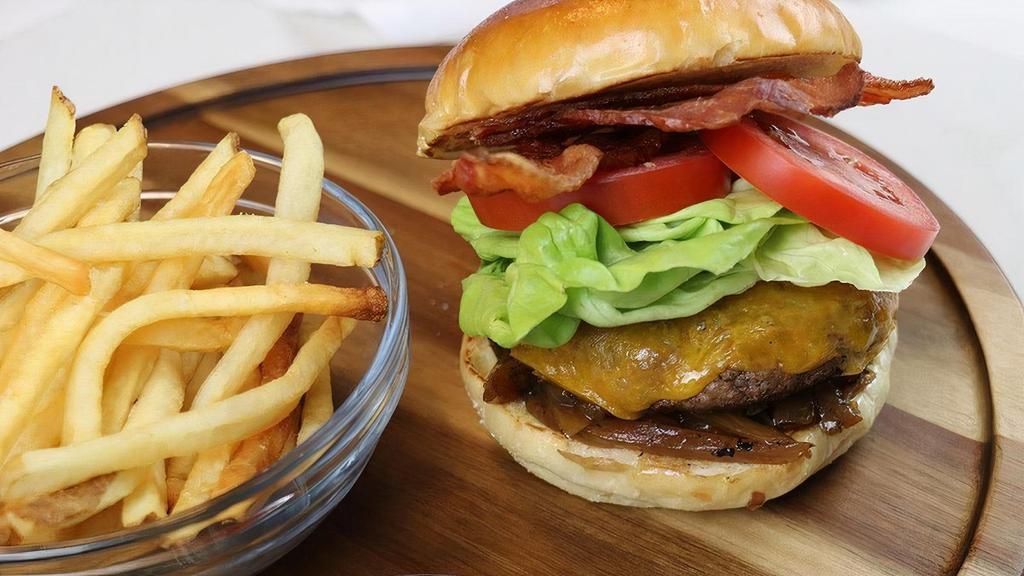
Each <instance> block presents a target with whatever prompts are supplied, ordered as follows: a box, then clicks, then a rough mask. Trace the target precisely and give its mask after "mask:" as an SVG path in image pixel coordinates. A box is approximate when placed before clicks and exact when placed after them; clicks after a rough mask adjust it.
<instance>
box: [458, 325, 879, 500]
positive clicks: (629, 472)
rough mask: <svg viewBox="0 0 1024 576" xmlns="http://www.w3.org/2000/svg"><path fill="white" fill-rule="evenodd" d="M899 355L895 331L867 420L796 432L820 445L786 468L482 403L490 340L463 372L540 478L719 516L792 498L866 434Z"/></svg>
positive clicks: (863, 405)
mask: <svg viewBox="0 0 1024 576" xmlns="http://www.w3.org/2000/svg"><path fill="white" fill-rule="evenodd" d="M895 349H896V333H895V332H893V334H892V336H890V337H889V340H888V342H886V345H885V347H884V348H883V349H882V351H881V352H880V353H879V354H878V356H877V357H876V358H875V360H874V361H873V362H872V363H871V365H870V366H869V367H868V369H870V370H872V371H873V372H874V373H875V379H874V381H873V382H871V384H869V385H868V386H867V388H865V389H864V391H863V392H861V393H860V394H859V395H858V396H857V398H856V401H857V406H858V407H859V409H860V413H861V416H862V417H863V420H862V421H861V422H860V423H858V424H857V425H856V426H853V427H851V428H847V429H846V430H844V431H842V432H840V433H839V434H836V435H833V436H829V435H827V434H825V433H824V432H823V431H822V430H820V429H819V428H816V427H815V428H809V429H806V430H801V431H799V432H797V433H795V434H793V438H795V439H797V440H800V441H803V442H810V443H811V444H813V445H814V447H813V448H812V449H811V457H810V458H807V459H802V460H799V461H796V462H793V463H790V464H785V465H769V464H735V463H728V462H706V461H699V460H684V459H681V458H671V457H665V456H655V455H651V454H644V453H641V452H640V451H637V450H629V449H618V448H597V447H593V446H589V445H587V444H583V443H581V442H578V441H576V440H572V439H571V438H566V437H565V436H564V435H563V434H561V433H559V432H556V431H555V430H552V429H550V428H548V427H547V426H544V425H543V424H542V423H541V422H540V421H538V420H537V419H536V418H534V417H533V416H532V415H531V414H530V413H529V412H528V411H527V410H526V407H525V405H524V403H523V402H522V401H518V402H512V403H509V404H488V403H486V402H484V401H483V385H484V380H483V377H482V375H485V374H487V373H488V372H489V371H490V369H491V367H493V366H494V364H495V362H496V358H495V356H494V352H493V351H492V350H491V347H490V345H489V343H488V342H487V340H486V339H483V338H473V337H469V336H467V337H465V338H464V339H463V341H462V356H461V357H462V362H461V367H462V379H463V381H464V383H465V385H466V391H467V392H468V393H469V397H470V398H471V399H472V400H473V405H474V406H475V407H476V411H477V413H478V414H479V415H480V420H481V422H482V423H483V425H484V427H486V428H487V430H488V431H489V432H490V433H491V435H492V436H493V437H494V439H495V440H497V441H498V443H499V444H501V445H502V446H503V447H504V448H505V449H506V450H508V452H509V454H511V455H512V457H513V458H515V459H516V461H517V462H519V463H520V464H522V465H523V466H525V467H526V469H527V470H529V471H530V472H532V473H533V474H535V475H536V476H539V477H540V478H542V479H544V480H546V481H548V482H550V483H551V484H554V485H555V486H558V487H559V488H561V489H563V490H565V491H566V492H569V493H570V494H575V495H577V496H581V497H583V498H586V499H587V500H590V501H592V502H610V503H613V504H622V505H625V506H639V507H657V508H675V509H678V510H719V509H725V508H740V507H743V506H747V505H748V504H749V503H750V502H751V501H752V498H754V496H753V495H754V493H755V492H760V493H761V494H763V495H764V498H765V499H766V500H770V499H772V498H776V497H778V496H781V495H782V494H785V493H786V492H789V491H790V490H792V489H793V488H795V487H796V486H797V485H799V484H800V483H801V482H803V481H804V480H806V479H807V478H808V477H810V476H811V475H812V474H814V473H815V472H817V471H818V470H820V469H822V468H823V467H825V466H826V465H827V464H829V463H830V462H832V461H833V460H835V459H836V458H838V457H839V456H840V455H842V454H843V453H844V452H846V451H847V450H848V449H849V448H850V446H851V445H853V443H854V442H856V441H857V440H858V439H859V438H860V437H861V436H863V435H864V434H865V433H867V431H868V429H869V428H871V425H872V424H873V423H874V421H875V417H876V416H877V415H878V413H879V412H880V411H881V410H882V405H883V404H885V397H886V395H887V393H888V391H889V367H890V364H891V362H892V356H893V352H894V351H895ZM755 501H756V500H755Z"/></svg>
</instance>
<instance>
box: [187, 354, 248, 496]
mask: <svg viewBox="0 0 1024 576" xmlns="http://www.w3.org/2000/svg"><path fill="white" fill-rule="evenodd" d="M219 357H220V355H218V354H207V355H206V358H204V360H206V359H209V360H210V362H209V363H208V366H209V367H208V368H206V369H205V373H206V374H209V371H210V370H213V366H214V365H215V364H216V363H217V360H218V359H219ZM203 365H204V363H200V369H199V370H197V374H196V376H194V377H193V380H192V382H189V385H188V387H187V388H186V389H185V409H188V408H189V407H190V406H191V403H192V400H191V397H193V396H195V389H196V388H198V387H199V386H198V384H202V382H203V380H204V379H205V378H206V376H205V374H203V372H204V370H203ZM197 383H198V384H197ZM259 384H260V372H259V370H253V371H252V372H250V373H249V375H248V376H247V377H246V378H245V381H244V383H243V384H242V388H241V390H242V391H245V390H251V389H253V388H255V387H256V386H259ZM196 457H197V454H186V455H184V456H177V457H175V458H170V459H168V460H167V504H168V506H169V507H170V509H171V510H173V509H174V507H175V506H176V505H177V502H178V497H179V496H180V495H181V490H182V488H184V486H185V482H186V480H187V479H188V476H189V473H190V472H191V471H192V466H193V465H194V464H195V462H196Z"/></svg>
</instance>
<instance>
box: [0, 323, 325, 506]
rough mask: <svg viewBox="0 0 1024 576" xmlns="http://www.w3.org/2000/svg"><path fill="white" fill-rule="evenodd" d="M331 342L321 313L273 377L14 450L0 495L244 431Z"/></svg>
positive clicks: (289, 401)
mask: <svg viewBox="0 0 1024 576" xmlns="http://www.w3.org/2000/svg"><path fill="white" fill-rule="evenodd" d="M339 346H341V324H340V322H338V320H337V319H336V318H328V319H327V320H326V321H324V324H323V326H321V327H320V329H318V330H317V331H316V333H314V334H313V336H312V337H311V338H310V339H309V341H308V342H307V343H306V344H305V346H303V347H302V348H301V349H300V350H299V353H298V355H296V357H295V361H294V362H293V363H292V365H291V366H290V367H289V368H288V371H287V372H286V373H285V375H284V376H282V377H281V378H278V379H277V380H274V381H273V382H269V383H267V384H264V385H262V386H257V387H256V388H253V389H252V390H248V391H246V392H244V393H242V394H239V395H237V396H232V397H231V398H227V399H225V400H222V401H220V402H216V403H214V404H211V405H209V406H203V407H197V408H193V409H192V410H189V411H188V412H182V413H180V414H175V415H173V416H169V417H167V418H164V419H162V420H160V421H159V422H157V423H154V424H150V425H146V426H142V427H140V428H137V429H125V430H122V431H121V432H118V433H116V434H111V435H109V436H103V437H100V438H94V439H92V440H88V441H85V442H81V443H78V444H75V445H73V446H62V447H60V448H48V449H44V450H34V451H32V452H26V453H24V454H21V455H20V456H18V457H17V458H16V459H14V460H13V461H12V462H11V464H10V465H9V466H7V467H6V468H5V469H4V471H3V474H2V475H0V494H3V497H4V499H5V500H6V501H7V502H8V503H10V504H19V503H23V502H26V501H30V500H32V499H34V498H36V497H38V496H40V495H42V494H47V493H50V492H54V491H56V490H60V489H62V488H67V487H68V486H73V485H75V484H78V483H79V482H84V481H85V480H88V479H89V478H93V477H96V476H101V475H104V474H109V473H111V472H116V471H118V470H123V469H126V468H129V469H130V468H137V467H140V466H146V465H148V464H152V463H153V462H157V461H160V460H163V459H166V458H171V457H175V456H184V455H187V454H192V453H197V452H202V451H204V450H208V449H210V448H213V447H215V446H218V445H222V444H225V443H233V442H238V441H239V440H242V439H244V438H247V437H249V436H252V435H253V434H255V433H256V432H259V431H260V430H263V429H264V428H267V427H268V426H270V425H272V424H273V423H274V422H277V421H278V420H280V419H281V418H282V417H283V416H284V415H285V414H287V413H288V412H289V411H290V410H291V409H292V407H293V406H294V405H295V403H297V402H298V401H299V398H301V397H302V395H303V394H304V393H305V392H306V390H308V389H309V387H310V386H311V385H312V384H313V380H314V379H315V378H316V375H317V374H319V373H320V372H321V371H322V370H323V369H324V368H325V367H326V366H327V364H328V363H329V362H330V359H331V357H332V356H333V355H334V353H335V352H336V351H337V350H338V347H339ZM69 400H70V398H69Z"/></svg>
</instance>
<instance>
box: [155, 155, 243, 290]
mask: <svg viewBox="0 0 1024 576" xmlns="http://www.w3.org/2000/svg"><path fill="white" fill-rule="evenodd" d="M255 176H256V167H255V166H254V165H253V162H252V158H251V157H250V156H249V155H248V154H247V153H245V152H239V153H237V154H235V155H234V156H232V157H231V159H230V160H228V162H227V163H226V164H224V166H222V167H221V169H220V171H219V172H217V175H216V176H215V177H214V179H213V181H212V182H210V187H209V188H208V189H207V191H206V194H207V198H206V202H205V203H204V204H203V205H201V206H198V207H196V208H195V209H194V211H193V213H194V215H198V216H214V215H218V214H228V213H230V212H231V209H232V208H233V207H234V206H235V203H236V202H237V201H238V198H239V197H241V195H242V192H244V191H245V189H246V188H247V187H248V186H249V184H250V183H251V182H252V179H253V178H254V177H255ZM184 256H185V257H181V258H171V259H168V260H164V261H163V262H161V263H160V264H159V265H158V266H157V267H156V269H155V270H154V271H153V274H152V276H151V277H150V280H149V284H148V285H147V286H146V289H145V290H143V293H144V294H150V293H153V292H160V291H163V290H176V289H182V288H188V287H190V286H191V285H192V283H193V281H194V280H195V277H196V275H198V273H199V269H200V268H201V267H202V263H203V257H202V256H196V255H184Z"/></svg>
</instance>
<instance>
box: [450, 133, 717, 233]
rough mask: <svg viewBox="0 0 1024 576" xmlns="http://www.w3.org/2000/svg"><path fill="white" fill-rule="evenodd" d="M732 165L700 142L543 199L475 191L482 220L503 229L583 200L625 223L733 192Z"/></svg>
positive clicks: (473, 201) (519, 227)
mask: <svg viewBox="0 0 1024 576" xmlns="http://www.w3.org/2000/svg"><path fill="white" fill-rule="evenodd" d="M729 185H730V174H729V169H728V168H726V167H725V165H724V164H722V163H721V162H720V161H719V160H718V158H715V156H714V154H712V153H711V152H709V151H708V149H707V148H705V147H704V146H703V145H702V144H700V142H694V144H693V145H691V146H688V147H687V148H686V149H685V150H683V151H681V152H675V153H672V154H666V155H665V156H659V157H657V158H655V159H653V160H651V161H650V162H646V163H644V164H641V165H640V166H633V167H630V168H622V169H619V170H610V171H603V172H598V173H597V174H595V175H594V177H593V178H591V179H590V180H588V181H587V182H586V184H584V185H583V187H581V188H580V189H579V190H576V191H575V192H567V193H565V194H559V195H558V196H555V197H553V198H548V199H547V200H544V201H541V202H526V201H525V200H522V199H520V198H519V196H517V195H516V194H515V193H514V192H501V193H499V194H494V195H492V196H470V197H469V202H470V204H472V205H473V210H474V211H475V212H476V215H477V217H478V218H480V222H482V223H483V224H484V225H485V226H489V227H491V228H497V229H499V230H515V231H519V230H522V229H523V228H526V227H527V226H529V225H530V224H532V223H533V222H535V221H536V220H537V218H540V217H541V215H542V214H544V213H545V212H557V211H559V210H561V209H562V208H565V207H566V206H568V205H569V204H572V203H574V202H578V203H580V204H583V205H584V206H586V207H587V208H589V209H591V210H593V211H594V212H596V213H598V214H600V215H601V216H602V217H603V218H604V219H605V220H607V221H608V223H609V224H611V225H613V226H622V225H625V224H634V223H636V222H642V221H644V220H650V219H651V218H656V217H658V216H664V215H665V214H671V213H673V212H675V211H677V210H681V209H683V208H685V207H687V206H690V205H691V204H696V203H698V202H703V201H705V200H711V199H713V198H721V197H722V196H725V195H726V194H727V193H728V192H729Z"/></svg>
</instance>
